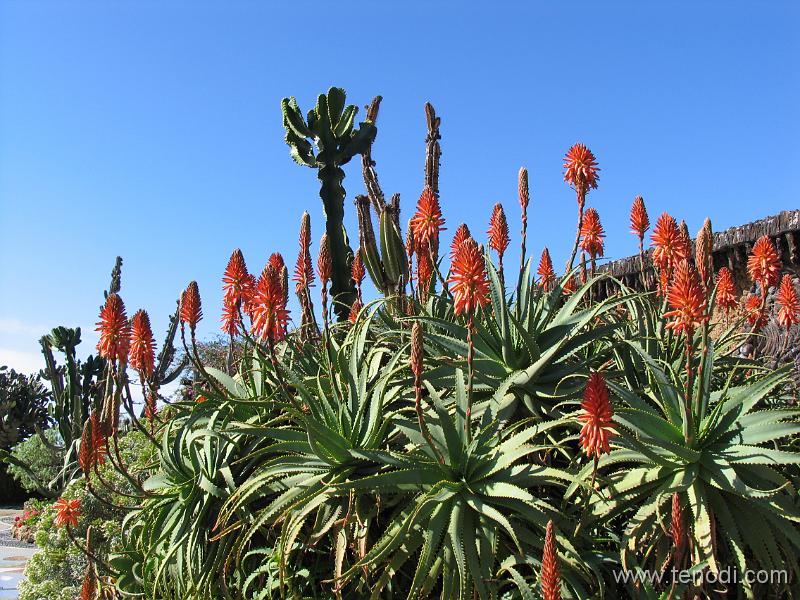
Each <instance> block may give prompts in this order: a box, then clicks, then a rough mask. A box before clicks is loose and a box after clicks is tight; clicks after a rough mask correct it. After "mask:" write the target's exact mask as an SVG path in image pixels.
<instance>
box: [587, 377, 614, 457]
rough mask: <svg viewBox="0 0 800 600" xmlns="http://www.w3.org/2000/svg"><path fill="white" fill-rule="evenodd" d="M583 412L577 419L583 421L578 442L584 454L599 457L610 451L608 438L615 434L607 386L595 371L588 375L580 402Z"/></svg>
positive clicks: (612, 410)
mask: <svg viewBox="0 0 800 600" xmlns="http://www.w3.org/2000/svg"><path fill="white" fill-rule="evenodd" d="M581 408H582V409H583V413H582V414H580V415H578V419H579V420H580V421H583V427H582V428H581V434H580V443H581V446H582V447H583V449H584V451H585V452H586V456H592V455H595V456H597V457H599V456H600V455H601V454H602V453H603V452H606V453H608V452H610V451H611V450H610V448H609V445H608V439H609V437H610V436H612V435H615V431H614V427H615V425H614V423H613V421H612V419H613V417H614V409H613V407H612V406H611V400H610V399H609V394H608V386H607V385H606V380H605V378H604V377H603V375H602V374H601V373H598V372H595V373H592V374H591V375H590V376H589V381H588V383H587V384H586V389H585V391H584V393H583V402H582V403H581Z"/></svg>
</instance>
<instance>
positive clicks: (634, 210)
mask: <svg viewBox="0 0 800 600" xmlns="http://www.w3.org/2000/svg"><path fill="white" fill-rule="evenodd" d="M648 229H650V217H649V216H648V215H647V208H645V205H644V198H642V197H641V196H636V198H634V199H633V205H632V206H631V233H633V234H635V235H636V237H637V238H639V266H640V267H641V270H642V277H644V272H645V266H644V234H645V232H647V230H648Z"/></svg>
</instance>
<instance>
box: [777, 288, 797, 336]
mask: <svg viewBox="0 0 800 600" xmlns="http://www.w3.org/2000/svg"><path fill="white" fill-rule="evenodd" d="M777 302H778V306H780V309H779V310H778V324H779V325H780V326H781V327H785V328H786V329H787V330H788V329H789V328H791V326H792V325H794V324H796V323H800V300H798V299H797V291H796V290H795V289H794V284H793V283H792V276H791V275H784V276H783V279H782V280H781V285H780V288H779V289H778V298H777Z"/></svg>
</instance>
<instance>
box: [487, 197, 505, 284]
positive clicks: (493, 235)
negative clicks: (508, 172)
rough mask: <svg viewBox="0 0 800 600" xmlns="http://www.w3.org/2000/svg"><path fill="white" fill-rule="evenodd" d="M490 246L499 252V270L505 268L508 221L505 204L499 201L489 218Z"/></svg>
mask: <svg viewBox="0 0 800 600" xmlns="http://www.w3.org/2000/svg"><path fill="white" fill-rule="evenodd" d="M488 234H489V248H491V249H492V250H494V251H495V252H497V258H498V270H499V271H501V272H502V270H503V255H504V254H505V252H506V249H507V248H508V243H509V239H508V221H507V220H506V213H505V211H503V205H502V204H500V203H499V202H498V203H497V204H495V205H494V209H493V210H492V217H491V219H490V220H489V231H488Z"/></svg>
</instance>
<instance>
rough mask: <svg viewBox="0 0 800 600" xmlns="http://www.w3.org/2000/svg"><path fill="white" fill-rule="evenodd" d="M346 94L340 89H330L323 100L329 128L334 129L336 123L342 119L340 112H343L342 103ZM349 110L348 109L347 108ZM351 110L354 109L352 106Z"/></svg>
mask: <svg viewBox="0 0 800 600" xmlns="http://www.w3.org/2000/svg"><path fill="white" fill-rule="evenodd" d="M346 97H347V94H345V91H344V90H343V89H342V88H337V87H332V88H331V89H329V90H328V95H327V96H326V98H325V100H326V102H327V104H328V110H327V113H326V114H327V115H328V121H329V122H330V124H331V127H334V125H336V123H339V120H340V119H341V117H342V111H343V110H344V102H345V98H346ZM348 108H350V107H348ZM352 108H355V106H353V107H352Z"/></svg>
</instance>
